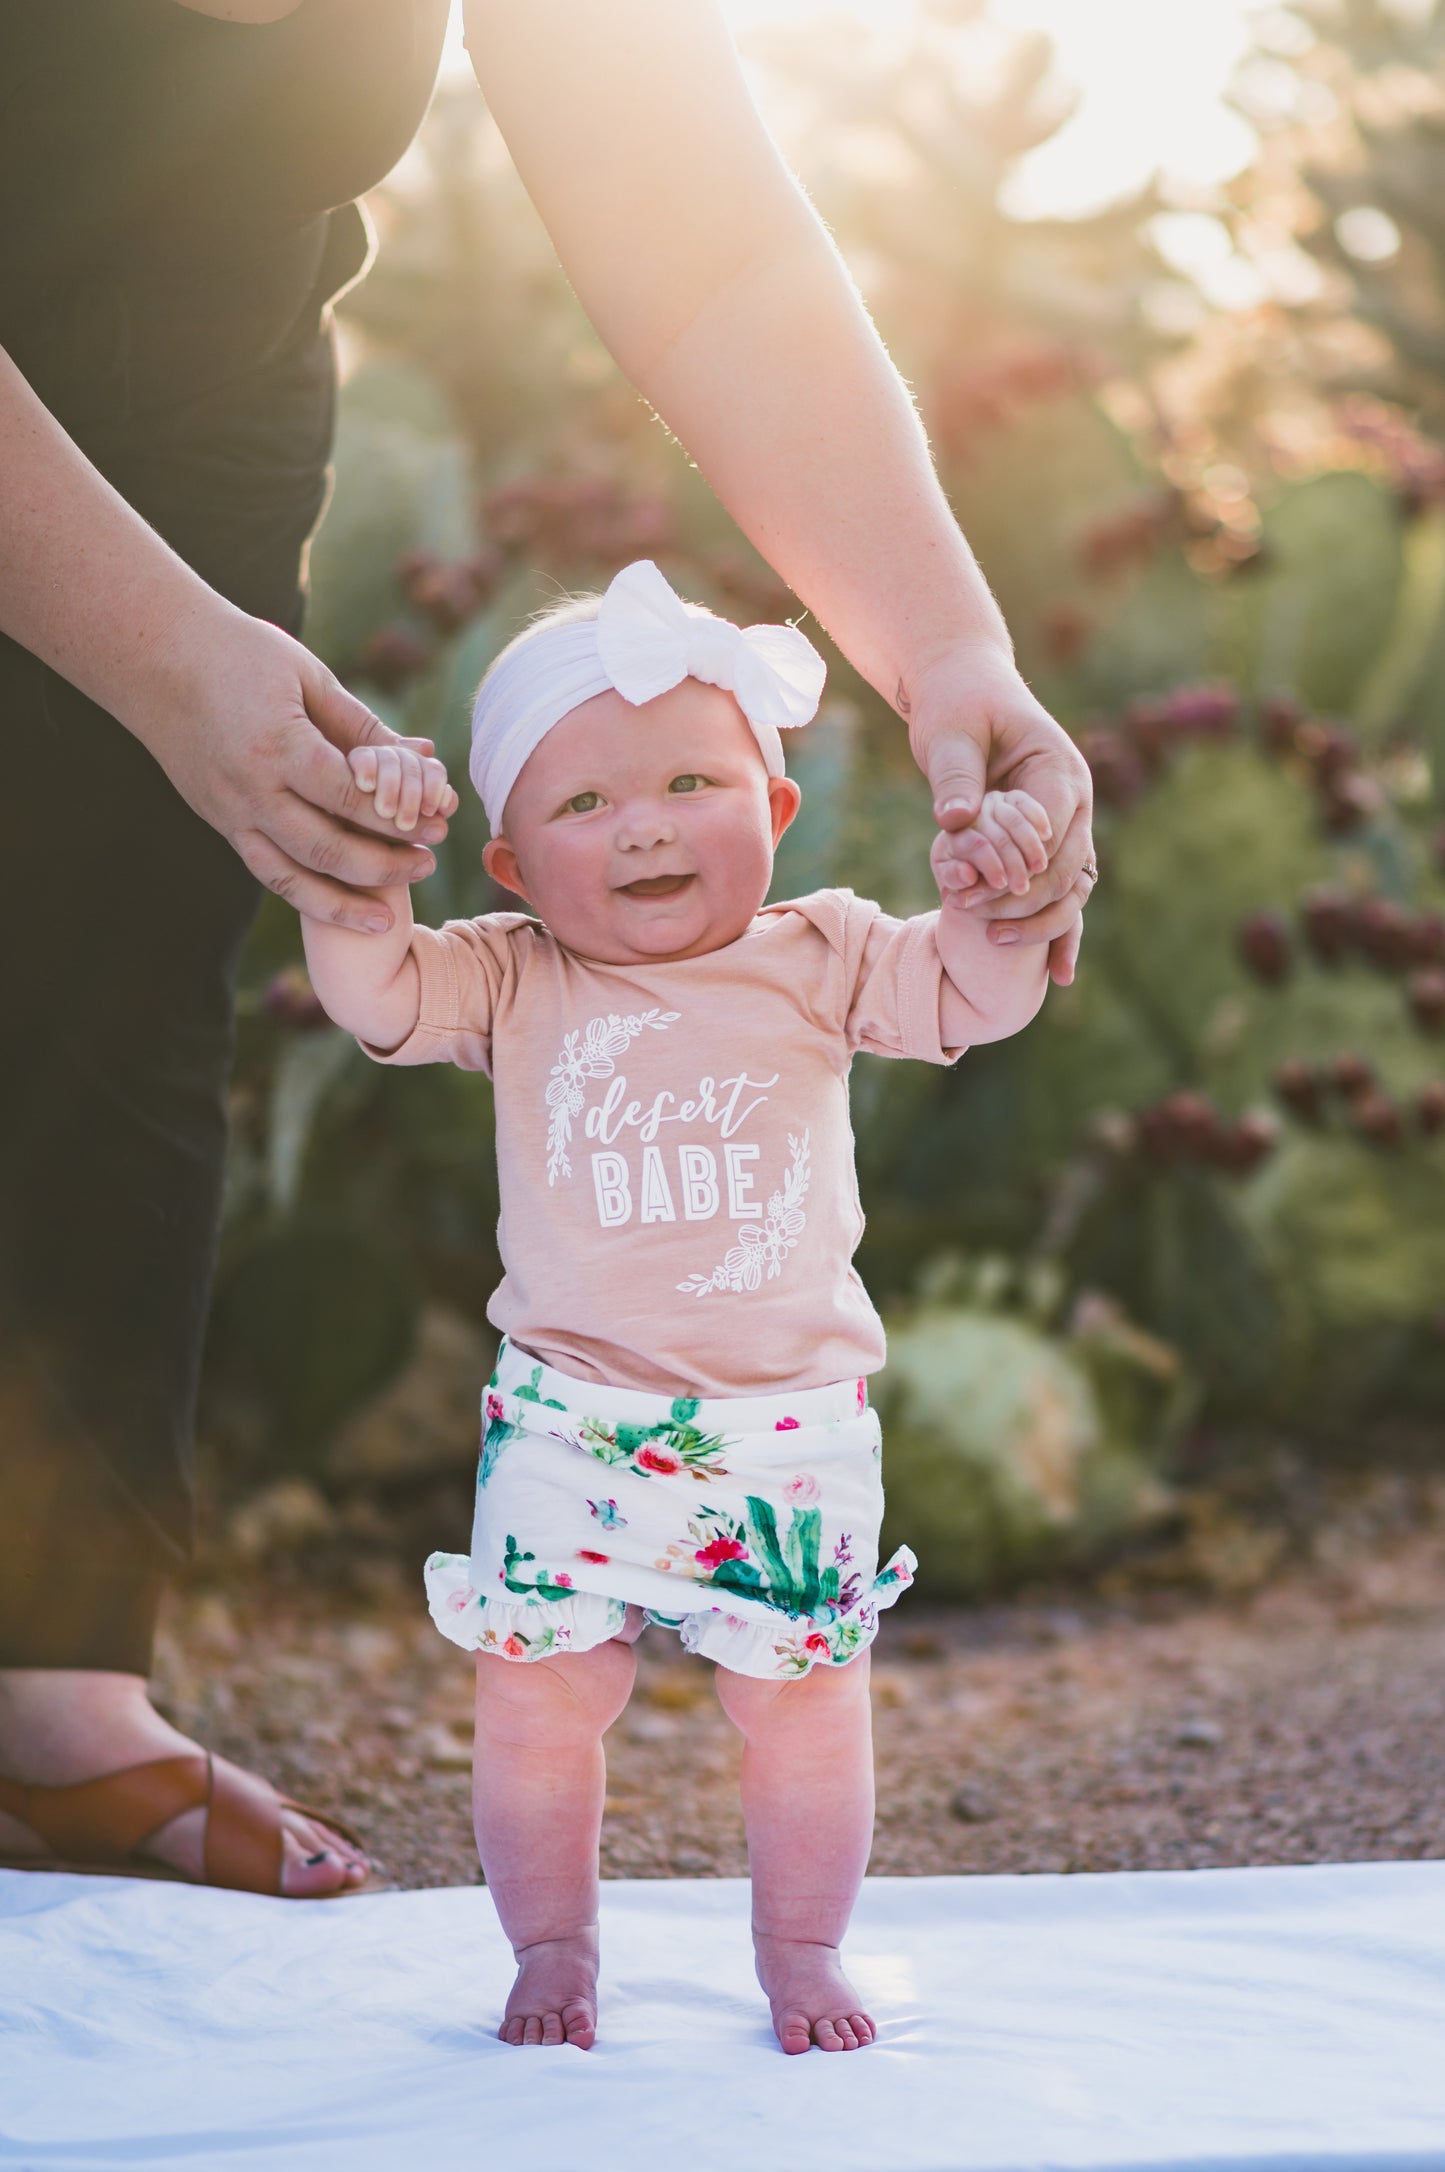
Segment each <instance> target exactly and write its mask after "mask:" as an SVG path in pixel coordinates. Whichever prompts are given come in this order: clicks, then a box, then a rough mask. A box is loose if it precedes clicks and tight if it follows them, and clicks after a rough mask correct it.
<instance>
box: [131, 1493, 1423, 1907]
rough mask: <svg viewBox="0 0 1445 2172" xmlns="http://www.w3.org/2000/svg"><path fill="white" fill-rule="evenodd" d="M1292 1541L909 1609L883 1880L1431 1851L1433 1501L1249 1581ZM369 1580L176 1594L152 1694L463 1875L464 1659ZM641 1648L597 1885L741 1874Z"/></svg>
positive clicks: (667, 1667)
mask: <svg viewBox="0 0 1445 2172" xmlns="http://www.w3.org/2000/svg"><path fill="white" fill-rule="evenodd" d="M1382 1502H1383V1504H1384V1505H1383V1508H1382V1506H1381V1503H1382ZM1251 1544H1252V1546H1253V1551H1252V1552H1251ZM1241 1549H1242V1552H1241ZM1280 1552H1281V1547H1280V1545H1278V1544H1276V1543H1273V1542H1271V1543H1262V1542H1261V1541H1260V1540H1259V1538H1258V1535H1257V1534H1255V1535H1254V1536H1253V1538H1251V1534H1250V1533H1249V1532H1248V1531H1247V1530H1245V1531H1242V1532H1240V1533H1236V1535H1235V1542H1234V1546H1233V1554H1232V1555H1231V1553H1230V1549H1229V1547H1228V1546H1226V1547H1225V1548H1224V1549H1223V1552H1222V1554H1220V1551H1219V1548H1218V1547H1216V1553H1217V1554H1219V1563H1218V1564H1217V1566H1219V1572H1220V1576H1221V1578H1222V1580H1223V1582H1224V1583H1225V1584H1226V1585H1228V1584H1230V1583H1231V1582H1232V1583H1233V1584H1234V1586H1235V1587H1236V1588H1234V1589H1233V1590H1229V1589H1225V1590H1220V1589H1218V1588H1216V1589H1215V1590H1214V1591H1213V1592H1211V1593H1201V1592H1200V1591H1199V1589H1198V1588H1196V1589H1194V1590H1193V1591H1192V1592H1191V1591H1190V1590H1188V1589H1180V1588H1170V1584H1169V1574H1171V1573H1175V1572H1177V1569H1178V1564H1177V1562H1176V1563H1174V1564H1173V1568H1172V1570H1171V1567H1170V1564H1169V1563H1168V1562H1165V1563H1163V1564H1162V1565H1161V1564H1159V1563H1156V1564H1154V1565H1153V1567H1152V1568H1151V1567H1149V1566H1148V1565H1146V1568H1145V1570H1144V1572H1142V1573H1135V1574H1132V1575H1131V1576H1130V1577H1127V1578H1126V1577H1124V1576H1121V1575H1118V1574H1116V1575H1115V1577H1114V1578H1113V1579H1112V1581H1111V1580H1108V1579H1106V1580H1105V1584H1104V1587H1103V1590H1102V1592H1101V1591H1100V1590H1099V1589H1098V1588H1097V1587H1096V1588H1095V1589H1094V1590H1092V1591H1088V1592H1085V1593H1083V1594H1082V1595H1079V1594H1074V1593H1069V1594H1066V1595H1065V1596H1064V1597H1063V1598H1059V1597H1057V1596H1055V1597H1054V1598H1053V1599H1051V1600H1048V1601H1045V1600H1034V1601H1029V1602H1020V1603H1017V1604H1011V1605H1006V1606H993V1607H988V1608H984V1609H975V1610H963V1609H958V1610H950V1611H939V1610H932V1611H931V1610H929V1609H928V1608H927V1607H925V1606H924V1605H922V1604H921V1603H920V1602H919V1601H918V1599H916V1598H915V1599H913V1600H911V1601H910V1600H905V1602H904V1603H903V1605H902V1606H900V1607H899V1608H897V1609H896V1610H895V1611H894V1612H893V1613H891V1614H888V1615H886V1616H885V1617H884V1622H883V1628H882V1633H881V1635H880V1637H879V1640H878V1646H877V1649H876V1652H875V1660H874V1702H875V1711H876V1733H877V1745H878V1768H879V1819H878V1839H877V1845H876V1848H875V1851H874V1856H873V1865H872V1867H873V1869H874V1870H875V1871H876V1872H879V1873H885V1874H893V1875H900V1874H901V1875H905V1876H913V1875H924V1874H928V1873H934V1872H962V1871H989V1872H1003V1871H1071V1870H1177V1869H1186V1868H1197V1867H1203V1866H1212V1865H1221V1864H1241V1863H1314V1862H1326V1861H1341V1860H1366V1859H1371V1858H1406V1857H1422V1856H1442V1857H1445V1503H1442V1502H1441V1501H1440V1499H1439V1495H1438V1488H1437V1490H1436V1492H1434V1493H1431V1492H1430V1490H1429V1489H1428V1488H1427V1489H1425V1491H1424V1493H1423V1494H1422V1493H1421V1492H1420V1491H1419V1489H1416V1491H1414V1492H1408V1493H1403V1494H1402V1492H1401V1490H1400V1488H1399V1487H1398V1486H1395V1488H1394V1491H1393V1492H1391V1490H1390V1482H1384V1485H1383V1491H1381V1489H1380V1488H1377V1489H1376V1493H1375V1495H1373V1496H1371V1497H1370V1499H1369V1500H1367V1501H1365V1502H1364V1504H1363V1505H1361V1503H1359V1502H1357V1503H1356V1504H1355V1506H1354V1508H1353V1509H1352V1511H1351V1513H1350V1515H1349V1516H1347V1517H1345V1518H1343V1519H1341V1520H1338V1521H1336V1522H1335V1523H1333V1524H1331V1525H1329V1526H1327V1527H1326V1528H1323V1529H1321V1530H1317V1531H1315V1532H1314V1533H1313V1534H1312V1535H1311V1537H1310V1540H1309V1543H1308V1545H1307V1546H1306V1547H1305V1548H1303V1549H1302V1550H1301V1549H1299V1548H1296V1549H1295V1554H1296V1556H1297V1558H1293V1559H1290V1560H1287V1561H1286V1562H1285V1563H1284V1565H1282V1566H1280V1565H1277V1566H1276V1567H1275V1569H1274V1571H1273V1573H1271V1574H1268V1575H1267V1576H1266V1577H1265V1580H1263V1581H1260V1576H1261V1573H1262V1571H1263V1569H1264V1568H1265V1566H1266V1565H1267V1563H1268V1561H1269V1559H1270V1556H1271V1555H1278V1554H1279V1553H1280ZM1301 1554H1302V1557H1300V1556H1301ZM1241 1558H1242V1559H1243V1560H1244V1562H1245V1567H1244V1568H1243V1569H1242V1570H1241V1569H1240V1567H1239V1561H1240V1559H1241ZM1231 1561H1232V1562H1233V1564H1234V1565H1233V1567H1232V1568H1231V1567H1230V1562H1231ZM372 1569H373V1573H372V1574H371V1576H370V1578H369V1580H367V1581H369V1588H368V1589H367V1590H365V1591H364V1592H363V1591H358V1590H356V1589H355V1588H353V1589H351V1590H350V1592H349V1593H348V1592H346V1591H345V1590H344V1589H338V1588H336V1587H335V1586H334V1585H331V1586H330V1587H328V1586H327V1584H326V1583H325V1582H324V1581H323V1582H321V1583H317V1582H312V1583H310V1584H309V1585H308V1583H307V1582H306V1581H305V1578H304V1575H303V1572H302V1567H301V1566H298V1565H297V1564H295V1563H293V1564H290V1565H289V1566H288V1567H287V1569H286V1571H285V1573H278V1572H276V1571H275V1570H274V1569H273V1570H270V1571H268V1572H266V1573H265V1574H256V1573H254V1572H253V1573H252V1574H251V1575H250V1576H249V1578H248V1579H247V1580H245V1581H244V1582H243V1583H241V1584H240V1585H239V1587H237V1585H236V1580H235V1576H234V1574H233V1575H232V1577H231V1578H230V1579H229V1580H228V1581H227V1583H226V1584H225V1585H224V1586H216V1587H215V1588H211V1589H209V1590H207V1589H200V1590H197V1591H195V1592H193V1593H192V1594H191V1595H190V1596H188V1597H186V1598H184V1599H182V1600H180V1601H178V1602H177V1604H176V1606H175V1608H174V1609H173V1612H172V1614H171V1616H170V1620H169V1625H168V1629H167V1632H166V1634H165V1636H164V1637H163V1640H162V1651H161V1657H160V1661H159V1665H158V1679H157V1684H156V1687H157V1694H158V1696H159V1699H160V1701H161V1702H162V1704H163V1706H164V1708H165V1709H166V1710H167V1711H168V1712H169V1713H170V1714H171V1715H172V1716H173V1717H174V1718H175V1719H176V1720H177V1721H178V1722H179V1723H180V1724H182V1725H184V1726H186V1727H188V1728H191V1729H194V1730H195V1731H196V1732H197V1733H198V1734H199V1735H200V1736H201V1738H202V1739H203V1740H205V1741H207V1742H208V1743H210V1744H211V1746H212V1747H214V1748H215V1749H217V1750H219V1751H221V1752H222V1753H224V1754H225V1755H226V1756H228V1757H232V1758H235V1759H237V1760H238V1761H240V1762H242V1763H247V1764H253V1765H255V1766H257V1767H258V1768H260V1769H261V1770H263V1771H265V1772H266V1773H268V1774H269V1775H270V1776H271V1777H272V1778H273V1779H274V1780H275V1781H276V1782H277V1783H278V1784H279V1785H282V1786H283V1787H284V1788H285V1789H286V1790H288V1791H290V1792H294V1793H297V1794H299V1795H301V1796H303V1797H304V1798H306V1799H308V1800H310V1801H314V1802H316V1803H318V1804H320V1805H321V1806H323V1807H331V1808H334V1809H339V1810H345V1811H346V1812H347V1813H348V1815H349V1816H350V1817H351V1818H352V1820H353V1822H354V1823H355V1824H356V1825H357V1826H358V1827H359V1828H360V1830H361V1832H362V1834H363V1836H364V1838H365V1840H366V1842H367V1844H368V1846H369V1847H370V1848H371V1849H372V1851H373V1853H374V1855H375V1856H376V1858H377V1861H378V1863H379V1865H380V1867H381V1868H382V1869H383V1870H384V1872H385V1873H386V1875H388V1876H389V1877H390V1878H391V1879H393V1880H395V1882H396V1883H397V1884H399V1885H403V1886H427V1885H441V1884H468V1883H471V1882H473V1881H474V1880H475V1879H476V1878H477V1875H478V1872H477V1866H476V1857H475V1853H474V1850H473V1845H472V1838H471V1830H470V1823H469V1816H468V1804H467V1793H468V1783H467V1764H468V1759H469V1736H470V1667H469V1663H468V1662H467V1660H466V1659H465V1658H464V1657H463V1655H462V1654H460V1653H459V1652H457V1651H455V1650H454V1649H453V1648H452V1647H451V1646H449V1645H447V1644H446V1643H444V1641H443V1640H442V1639H441V1638H440V1637H439V1636H438V1635H437V1634H436V1632H435V1631H434V1630H433V1629H432V1627H431V1625H430V1623H429V1622H427V1621H426V1619H425V1617H424V1616H422V1617H421V1618H418V1616H419V1608H418V1606H417V1605H416V1604H415V1602H414V1601H413V1600H412V1598H411V1597H410V1595H409V1593H408V1591H407V1590H406V1586H405V1583H404V1581H403V1579H402V1577H401V1575H400V1572H399V1571H397V1570H396V1569H395V1568H394V1566H393V1564H392V1563H391V1562H390V1561H388V1560H378V1561H377V1562H375V1563H374V1564H373V1565H372ZM1195 1583H1196V1587H1197V1584H1198V1578H1197V1576H1196V1578H1195ZM1251 1584H1252V1587H1253V1588H1248V1589H1241V1588H1238V1587H1239V1586H1241V1585H1251ZM639 1658H640V1675H639V1683H638V1691H637V1694H636V1696H635V1697H634V1700H633V1703H632V1705H631V1706H630V1708H629V1710H628V1711H627V1712H626V1713H625V1714H624V1715H623V1717H622V1719H621V1720H620V1721H619V1722H618V1725H617V1726H616V1727H615V1728H614V1729H613V1732H612V1735H611V1736H610V1738H609V1745H608V1747H609V1772H610V1783H609V1785H610V1792H609V1797H608V1815H607V1821H606V1829H605V1835H604V1841H603V1864H604V1870H605V1872H606V1874H608V1875H610V1876H613V1877H668V1876H684V1877H706V1876H714V1875H715V1876H720V1877H728V1876H734V1875H737V1874H739V1873H741V1872H742V1871H743V1870H744V1869H745V1867H746V1859H745V1853H744V1845H743V1835H742V1826H741V1821H740V1819H739V1816H738V1811H737V1764H738V1752H737V1744H736V1738H735V1737H734V1736H733V1733H732V1730H731V1728H730V1727H729V1726H728V1724H727V1722H726V1721H725V1720H724V1719H723V1717H722V1715H721V1713H720V1711H719V1710H718V1707H717V1704H716V1701H715V1699H714V1697H713V1694H712V1689H711V1683H710V1680H709V1675H710V1671H711V1670H710V1668H709V1667H708V1666H707V1664H706V1663H705V1662H702V1661H698V1660H692V1659H683V1658H682V1657H680V1655H679V1652H678V1647H677V1644H676V1641H675V1639H673V1638H671V1637H669V1636H668V1635H667V1634H666V1633H665V1632H662V1631H658V1630H649V1631H648V1632H647V1634H646V1635H645V1636H644V1637H643V1639H642V1642H641V1645H640V1647H639Z"/></svg>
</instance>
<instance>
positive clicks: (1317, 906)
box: [1300, 885, 1355, 965]
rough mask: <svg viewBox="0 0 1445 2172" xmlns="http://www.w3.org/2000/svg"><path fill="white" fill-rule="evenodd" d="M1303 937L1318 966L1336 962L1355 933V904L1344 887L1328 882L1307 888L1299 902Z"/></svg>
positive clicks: (1346, 948)
mask: <svg viewBox="0 0 1445 2172" xmlns="http://www.w3.org/2000/svg"><path fill="white" fill-rule="evenodd" d="M1300 918H1301V920H1302V921H1303V923H1304V938H1305V942H1306V943H1307V944H1308V945H1309V948H1310V949H1311V951H1313V953H1314V955H1315V957H1316V958H1318V959H1319V961H1320V964H1321V965H1338V964H1339V962H1340V960H1341V958H1343V957H1344V955H1345V952H1346V951H1347V950H1348V949H1349V947H1350V944H1351V942H1352V941H1353V939H1354V933H1355V904H1354V899H1353V898H1352V897H1351V896H1350V894H1349V892H1348V891H1347V890H1334V889H1331V888H1329V887H1328V886H1327V885H1321V886H1320V888H1318V889H1315V890H1310V891H1307V892H1306V894H1305V896H1304V897H1303V898H1302V899H1301V901H1300Z"/></svg>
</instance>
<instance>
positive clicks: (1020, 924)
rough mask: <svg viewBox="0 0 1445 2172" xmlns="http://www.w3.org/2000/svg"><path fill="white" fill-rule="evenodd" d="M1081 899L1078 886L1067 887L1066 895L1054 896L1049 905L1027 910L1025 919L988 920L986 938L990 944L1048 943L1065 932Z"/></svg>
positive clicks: (1077, 909)
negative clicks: (1028, 912) (1033, 910)
mask: <svg viewBox="0 0 1445 2172" xmlns="http://www.w3.org/2000/svg"><path fill="white" fill-rule="evenodd" d="M1080 902H1081V901H1080V898H1079V894H1078V891H1077V889H1075V888H1074V887H1072V886H1071V887H1070V889H1069V890H1068V892H1067V894H1066V895H1065V896H1063V897H1061V898H1056V899H1055V900H1054V903H1053V904H1052V905H1045V906H1044V907H1043V909H1042V910H1041V911H1039V912H1033V913H1030V914H1029V916H1028V918H1027V919H1026V920H1005V919H998V920H991V921H990V922H989V926H988V939H989V941H990V942H991V943H998V944H1002V945H1005V946H1006V945H1008V944H1010V943H1030V944H1032V943H1051V942H1052V941H1053V940H1054V938H1055V936H1057V935H1064V934H1066V933H1067V932H1068V930H1069V929H1070V928H1071V927H1072V926H1073V924H1074V922H1075V920H1076V919H1077V918H1078V916H1079V907H1080Z"/></svg>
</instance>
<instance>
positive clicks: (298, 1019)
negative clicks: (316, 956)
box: [261, 965, 330, 1032]
mask: <svg viewBox="0 0 1445 2172" xmlns="http://www.w3.org/2000/svg"><path fill="white" fill-rule="evenodd" d="M261 1008H262V1010H263V1011H264V1012H265V1014H266V1016H267V1017H268V1018H274V1019H275V1020H276V1022H277V1024H278V1025H282V1026H294V1027H296V1028H298V1029H299V1030H300V1031H302V1032H306V1031H307V1030H309V1029H310V1028H312V1027H316V1026H325V1025H329V1024H330V1020H329V1019H328V1018H327V1016H326V1013H325V1011H324V1010H323V1009H322V1008H321V1001H320V998H319V997H318V996H317V993H316V991H315V989H314V988H313V987H312V985H311V982H310V980H309V978H308V977H307V972H306V968H305V966H304V965H286V966H283V967H282V968H281V971H280V972H279V973H273V974H272V976H271V978H270V980H268V981H267V983H266V986H265V988H264V990H263V991H262V995H261Z"/></svg>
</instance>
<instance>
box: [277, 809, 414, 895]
mask: <svg viewBox="0 0 1445 2172" xmlns="http://www.w3.org/2000/svg"><path fill="white" fill-rule="evenodd" d="M266 834H267V835H268V836H269V837H270V838H271V840H272V842H273V843H274V844H275V845H276V847H277V849H278V850H279V851H281V852H283V853H284V854H285V856H286V858H287V859H288V860H293V861H294V862H295V863H296V865H297V866H298V867H304V868H310V869H311V870H312V871H313V872H314V873H315V874H318V875H326V876H329V877H330V878H331V879H332V880H333V881H334V882H342V883H346V884H348V885H349V886H350V887H352V888H353V889H358V890H390V889H394V888H395V887H396V886H397V885H398V884H399V883H413V882H423V881H425V879H426V877H427V876H428V875H430V874H431V873H432V872H433V871H434V869H435V867H436V859H435V857H434V855H433V854H432V853H431V852H429V851H428V850H427V849H426V847H425V846H423V845H417V844H409V843H405V842H403V841H402V840H400V839H396V840H394V841H393V840H391V839H389V838H387V837H379V836H376V835H375V834H368V833H364V832H362V831H361V830H353V829H348V828H347V826H346V825H345V823H342V822H336V821H333V820H332V818H331V817H330V816H328V815H324V814H322V813H320V812H319V811H318V810H317V809H316V808H315V807H313V806H311V805H310V804H309V803H308V802H307V801H306V800H303V799H301V798H299V797H298V796H296V795H295V794H291V795H289V796H288V797H287V798H286V799H283V800H282V801H280V802H279V803H278V804H277V805H276V806H275V807H274V808H272V809H271V810H270V811H269V814H268V818H267V822H266Z"/></svg>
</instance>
